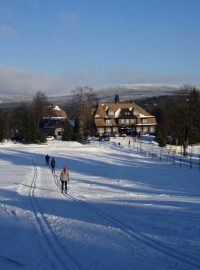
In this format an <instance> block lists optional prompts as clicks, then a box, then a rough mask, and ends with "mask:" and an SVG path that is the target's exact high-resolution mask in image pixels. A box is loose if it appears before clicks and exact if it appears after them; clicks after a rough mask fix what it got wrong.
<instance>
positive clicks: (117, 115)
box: [115, 108, 121, 118]
mask: <svg viewBox="0 0 200 270" xmlns="http://www.w3.org/2000/svg"><path fill="white" fill-rule="evenodd" d="M120 112H121V108H119V109H118V110H117V111H116V112H115V118H117V117H119V115H120Z"/></svg>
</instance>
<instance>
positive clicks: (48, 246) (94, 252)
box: [0, 141, 200, 270]
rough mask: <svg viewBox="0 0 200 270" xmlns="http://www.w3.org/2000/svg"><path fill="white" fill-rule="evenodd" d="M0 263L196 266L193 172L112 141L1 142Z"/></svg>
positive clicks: (198, 183) (196, 174)
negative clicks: (62, 178) (62, 179)
mask: <svg viewBox="0 0 200 270" xmlns="http://www.w3.org/2000/svg"><path fill="white" fill-rule="evenodd" d="M115 145H116V147H115ZM47 153H48V154H49V155H50V156H51V157H52V156H53V157H55V160H56V174H55V175H53V174H52V173H51V171H50V169H49V168H47V167H46V166H45V162H44V156H45V154H47ZM64 165H66V166H67V168H68V169H69V171H70V185H69V191H68V195H63V194H61V192H60V187H59V174H60V171H61V169H62V167H63V166H64ZM0 269H2V270H18V269H28V270H33V269H34V270H40V269H41V270H42V269H43V270H44V269H45V270H55V269H56V270H64V269H69V270H73V269H74V270H76V269H80V270H81V269H82V270H115V269H116V270H133V269H135V270H164V269H165V270H166V269H170V270H171V269H176V270H178V269H180V270H190V269H200V171H199V170H198V169H193V170H191V169H189V168H186V167H185V168H179V166H174V165H172V164H171V163H166V162H160V161H159V159H152V158H150V157H144V156H141V155H139V154H138V153H136V152H134V151H132V150H131V149H127V148H124V147H118V146H117V144H114V143H113V142H110V143H105V144H104V143H99V142H94V143H91V144H88V145H81V144H78V143H76V142H62V141H53V142H49V143H48V144H47V145H27V146H26V145H20V144H9V143H7V144H5V145H0Z"/></svg>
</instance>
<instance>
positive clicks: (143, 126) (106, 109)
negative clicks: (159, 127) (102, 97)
mask: <svg viewBox="0 0 200 270" xmlns="http://www.w3.org/2000/svg"><path fill="white" fill-rule="evenodd" d="M94 122H95V126H96V133H97V134H98V135H102V134H104V133H109V134H115V133H119V134H130V135H134V134H138V133H140V134H154V133H155V128H156V119H155V117H154V116H153V115H151V114H149V113H148V112H146V111H145V110H144V109H142V108H141V107H139V106H138V105H136V104H135V103H120V102H117V103H101V104H98V106H97V109H96V111H95V114H94Z"/></svg>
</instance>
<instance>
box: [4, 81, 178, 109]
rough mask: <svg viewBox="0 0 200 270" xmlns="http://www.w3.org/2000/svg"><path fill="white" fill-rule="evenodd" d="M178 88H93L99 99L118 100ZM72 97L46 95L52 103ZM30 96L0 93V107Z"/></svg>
mask: <svg viewBox="0 0 200 270" xmlns="http://www.w3.org/2000/svg"><path fill="white" fill-rule="evenodd" d="M178 89H179V88H178V87H177V86H173V85H158V84H129V85H122V86H113V87H108V88H103V89H98V90H95V93H96V95H97V97H98V99H99V100H100V101H113V100H114V97H115V94H116V93H117V94H118V95H119V96H120V100H121V101H124V100H128V99H130V100H134V99H136V98H141V97H152V96H162V95H173V94H174V92H175V91H177V90H178ZM71 97H72V95H71V92H68V94H66V95H60V96H59V95H55V96H48V100H49V102H50V103H52V104H58V105H63V104H64V103H66V102H67V101H68V100H69V99H70V98H71ZM31 99H32V97H30V96H21V95H5V94H0V107H3V106H8V105H10V106H16V105H17V104H19V103H22V102H30V101H31Z"/></svg>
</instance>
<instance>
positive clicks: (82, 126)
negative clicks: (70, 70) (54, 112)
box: [0, 86, 97, 144]
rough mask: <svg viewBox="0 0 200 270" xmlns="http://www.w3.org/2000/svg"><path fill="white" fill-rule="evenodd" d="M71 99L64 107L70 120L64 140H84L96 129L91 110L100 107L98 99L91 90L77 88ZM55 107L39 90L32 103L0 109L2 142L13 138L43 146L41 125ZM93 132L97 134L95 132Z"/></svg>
mask: <svg viewBox="0 0 200 270" xmlns="http://www.w3.org/2000/svg"><path fill="white" fill-rule="evenodd" d="M72 94H73V95H72V98H71V99H70V100H69V101H68V102H67V103H66V104H64V105H63V109H64V110H65V111H66V112H67V114H68V119H73V122H74V123H73V124H71V123H70V122H69V120H68V119H66V120H64V124H63V134H62V139H63V140H81V139H82V138H83V137H87V136H88V135H90V134H91V132H92V130H94V123H93V119H92V115H91V108H92V107H93V106H95V105H96V104H97V98H96V95H95V94H94V91H93V89H92V88H90V87H87V86H86V87H77V88H76V89H74V90H72ZM51 105H52V104H50V103H49V102H48V98H47V97H46V95H45V94H44V93H43V92H41V91H38V92H37V94H36V95H35V96H34V97H33V100H32V101H31V102H30V103H23V104H21V105H20V106H17V107H15V108H7V109H5V108H4V109H0V142H2V141H4V140H5V139H12V140H16V141H20V142H23V143H27V144H28V143H42V142H45V141H46V137H47V136H46V134H45V133H44V131H43V130H42V129H41V122H42V119H43V117H44V116H46V113H47V108H50V107H51ZM93 133H94V132H93Z"/></svg>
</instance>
